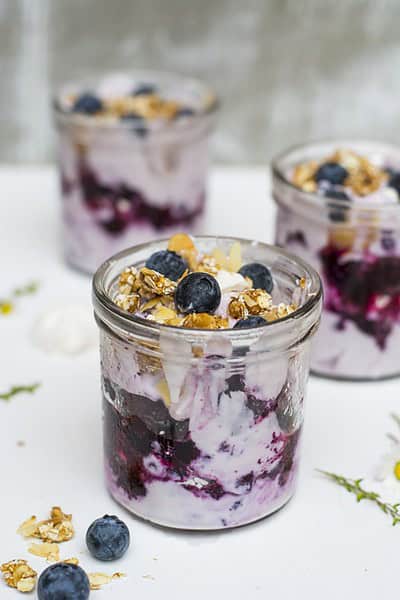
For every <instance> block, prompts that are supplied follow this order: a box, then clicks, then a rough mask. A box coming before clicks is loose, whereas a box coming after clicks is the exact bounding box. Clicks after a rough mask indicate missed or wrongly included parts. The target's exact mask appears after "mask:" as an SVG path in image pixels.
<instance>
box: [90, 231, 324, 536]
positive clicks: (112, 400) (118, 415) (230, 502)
mask: <svg viewBox="0 0 400 600" xmlns="http://www.w3.org/2000/svg"><path fill="white" fill-rule="evenodd" d="M168 253H174V254H175V256H171V254H168ZM179 259H180V260H181V261H182V262H183V261H184V263H185V265H186V269H185V271H184V272H183V273H181V275H178V278H177V279H176V280H174V279H169V278H168V277H167V276H166V275H165V274H164V273H165V272H167V273H168V274H170V275H174V276H175V275H176V274H177V271H176V268H177V267H179V266H180V264H181V263H180V260H179ZM147 265H151V266H153V267H158V268H159V269H160V270H159V271H156V270H155V269H150V268H149V267H148V266H147ZM246 266H250V268H249V269H246V268H244V267H246ZM178 271H179V272H180V271H181V269H180V268H178ZM243 272H244V273H247V274H248V273H250V274H253V276H254V280H253V279H252V278H251V276H250V275H246V276H244V275H242V274H241V273H243ZM260 274H261V275H262V277H261V281H262V282H264V283H267V282H268V287H269V289H270V293H269V292H267V291H266V290H265V289H262V288H256V287H254V285H255V284H254V281H256V275H257V276H261V275H260ZM93 290H94V293H93V299H94V307H95V314H96V320H97V322H98V324H99V327H100V333H101V339H100V350H101V372H102V394H103V406H104V452H105V475H106V483H107V487H108V489H109V491H110V493H111V495H112V496H113V497H114V498H115V499H116V500H117V501H118V502H119V503H120V504H122V505H123V506H125V507H126V508H127V509H128V510H130V511H132V512H133V513H134V514H136V515H138V516H140V517H143V518H144V519H147V520H149V521H152V522H155V523H158V524H161V525H165V526H169V527H175V528H183V529H223V528H226V527H236V526H239V525H243V524H246V523H250V522H252V521H256V520H258V519H260V518H262V517H265V516H267V515H269V514H271V513H272V512H274V511H275V510H277V509H278V508H280V507H281V506H283V505H284V504H285V503H286V502H287V501H288V500H289V498H290V497H291V496H292V494H293V492H294V487H295V482H296V478H297V473H298V467H299V457H300V438H301V431H302V423H303V404H304V396H305V388H306V381H307V377H308V363H309V360H308V357H309V347H310V342H311V338H312V336H313V333H314V331H315V330H316V328H317V326H318V321H319V315H320V310H321V286H320V281H319V278H318V275H317V274H316V272H315V271H314V270H313V269H312V268H310V267H309V266H308V265H306V264H305V263H303V262H302V261H301V260H298V259H296V258H295V257H293V256H292V255H290V254H286V253H285V252H283V251H281V250H279V249H277V248H274V247H272V246H267V245H264V244H261V243H255V242H246V241H240V242H239V241H238V240H232V239H227V238H197V239H196V240H192V239H191V238H189V237H188V236H186V235H183V234H179V235H176V236H174V237H173V238H171V239H170V240H169V242H168V243H166V242H158V243H153V244H145V245H142V246H139V247H136V248H133V249H129V250H126V251H124V252H121V253H119V254H117V255H116V256H114V257H113V258H112V259H110V260H109V261H107V262H106V263H104V264H103V265H102V266H101V267H100V268H99V270H98V271H97V273H96V275H95V277H94V287H93ZM243 323H244V324H243Z"/></svg>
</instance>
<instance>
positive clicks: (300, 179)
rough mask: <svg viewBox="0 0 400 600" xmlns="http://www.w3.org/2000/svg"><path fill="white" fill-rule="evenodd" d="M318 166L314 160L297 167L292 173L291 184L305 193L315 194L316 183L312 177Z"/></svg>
mask: <svg viewBox="0 0 400 600" xmlns="http://www.w3.org/2000/svg"><path fill="white" fill-rule="evenodd" d="M318 166H319V165H318V162H317V161H316V160H311V161H309V162H306V163H302V164H300V165H297V166H296V167H295V169H294V171H293V175H292V183H293V184H294V185H295V186H296V187H298V188H300V189H302V190H304V191H305V192H315V191H316V190H317V183H316V181H315V179H314V177H315V173H316V172H317V169H318Z"/></svg>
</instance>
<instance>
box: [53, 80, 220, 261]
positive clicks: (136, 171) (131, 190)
mask: <svg viewBox="0 0 400 600" xmlns="http://www.w3.org/2000/svg"><path fill="white" fill-rule="evenodd" d="M216 108H217V101H216V98H215V95H214V94H213V93H212V91H211V90H210V89H209V88H208V87H207V86H206V85H204V84H202V83H201V82H199V81H195V80H192V79H186V78H180V77H178V76H173V75H170V74H166V73H151V72H150V73H137V74H133V75H132V74H131V75H128V74H112V75H108V76H105V77H103V78H102V79H100V80H98V81H95V82H93V81H90V82H86V83H81V84H75V85H74V84H70V85H66V86H64V87H63V88H62V89H61V90H60V91H59V93H58V94H57V97H56V99H55V103H54V110H55V121H56V126H57V132H58V148H59V152H58V154H59V169H60V179H61V196H62V209H63V232H64V236H63V237H64V254H65V257H66V260H67V262H68V263H69V264H70V265H72V266H73V267H76V268H78V269H80V270H82V271H85V272H88V273H92V272H93V271H94V270H95V269H96V268H97V267H98V266H99V265H100V264H101V263H102V262H103V261H104V260H105V259H106V258H108V257H109V256H111V255H112V254H114V253H115V252H117V251H119V250H121V249H123V248H126V247H129V246H132V245H133V244H137V243H141V242H147V241H151V240H153V239H156V238H159V237H163V236H170V235H172V234H173V233H175V232H176V231H180V230H182V229H184V230H185V231H188V232H193V233H195V232H197V231H199V229H201V227H202V222H203V216H204V210H205V201H206V176H207V168H208V143H209V138H210V135H211V133H212V130H213V128H214V121H215V112H216Z"/></svg>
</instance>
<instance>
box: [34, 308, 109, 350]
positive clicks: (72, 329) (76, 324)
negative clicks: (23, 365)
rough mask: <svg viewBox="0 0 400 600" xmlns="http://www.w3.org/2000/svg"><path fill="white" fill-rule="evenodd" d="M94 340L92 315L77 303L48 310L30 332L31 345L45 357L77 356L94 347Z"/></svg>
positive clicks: (96, 335) (94, 331)
mask: <svg viewBox="0 0 400 600" xmlns="http://www.w3.org/2000/svg"><path fill="white" fill-rule="evenodd" d="M97 339H98V334H97V329H96V326H95V323H94V319H93V315H92V312H91V310H90V308H89V307H88V306H86V305H85V304H79V303H73V304H61V305H57V306H54V307H50V308H48V309H47V310H46V311H45V312H44V313H43V314H42V315H40V316H39V318H38V319H37V321H36V322H35V324H34V326H33V329H32V340H33V342H34V344H35V345H36V346H38V347H39V348H41V349H42V350H44V351H45V352H47V353H49V354H61V355H70V356H73V355H76V354H81V353H82V352H85V351H86V350H89V349H90V348H92V347H93V346H96V344H97Z"/></svg>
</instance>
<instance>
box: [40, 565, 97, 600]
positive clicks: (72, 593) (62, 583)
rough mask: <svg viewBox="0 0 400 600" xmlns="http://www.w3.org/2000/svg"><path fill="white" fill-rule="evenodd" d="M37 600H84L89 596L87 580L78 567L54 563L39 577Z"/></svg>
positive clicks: (83, 572)
mask: <svg viewBox="0 0 400 600" xmlns="http://www.w3.org/2000/svg"><path fill="white" fill-rule="evenodd" d="M37 594H38V598H39V600H86V599H87V598H89V594H90V584H89V578H88V576H87V575H86V573H85V571H84V570H83V569H81V567H78V565H70V564H68V563H56V564H55V565H51V566H50V567H47V569H45V570H44V571H43V573H42V574H41V576H40V577H39V581H38V587H37Z"/></svg>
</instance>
